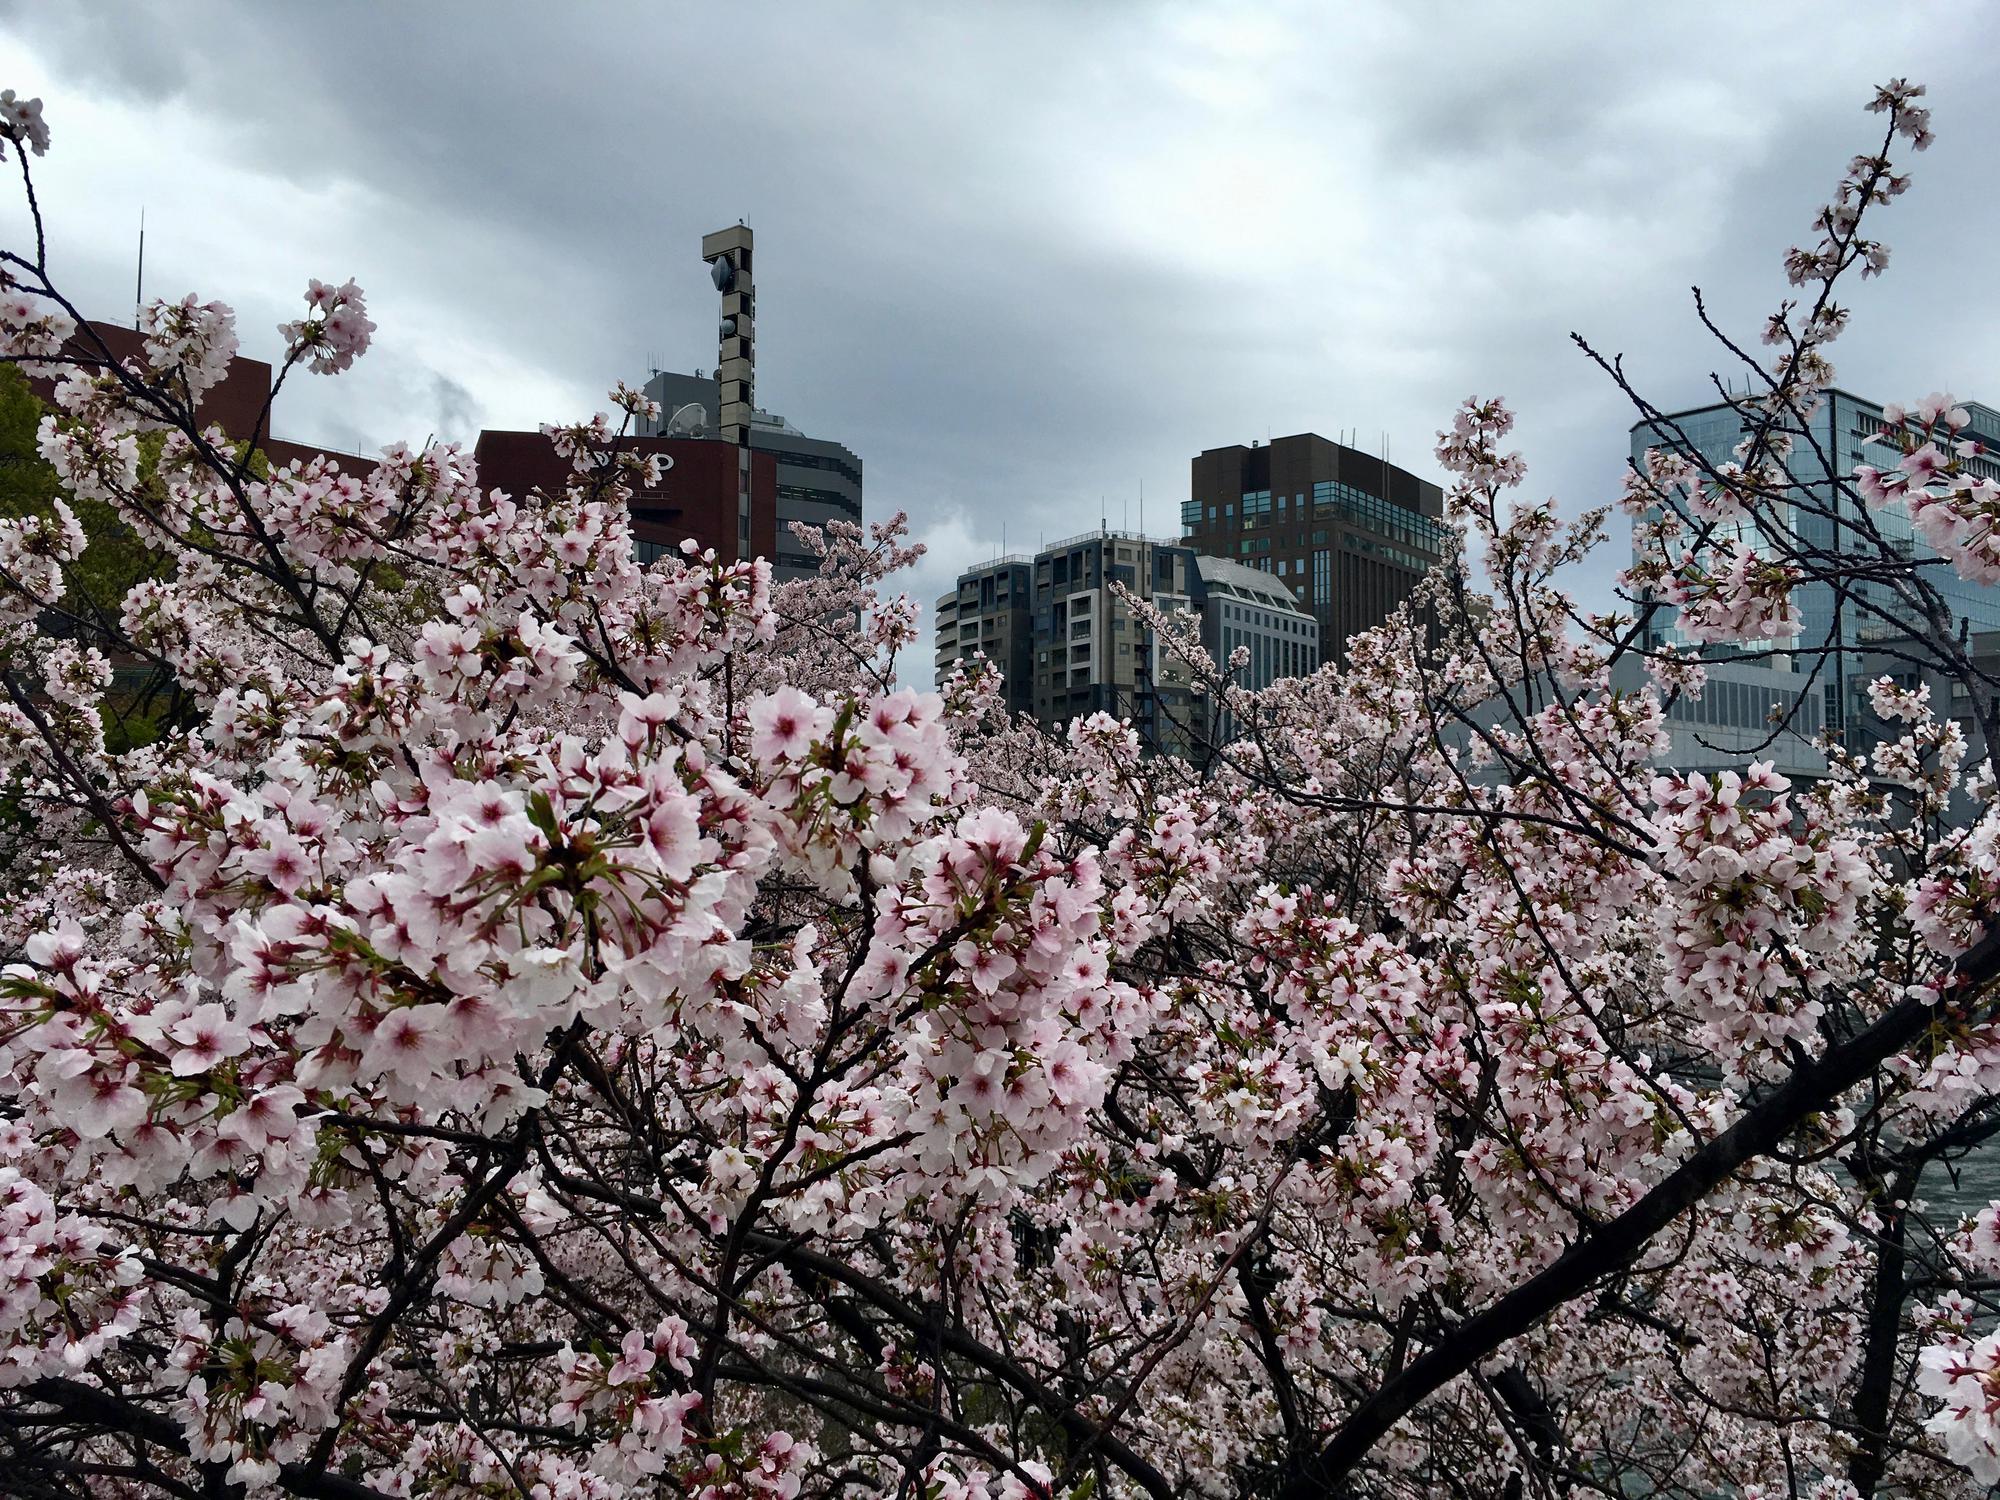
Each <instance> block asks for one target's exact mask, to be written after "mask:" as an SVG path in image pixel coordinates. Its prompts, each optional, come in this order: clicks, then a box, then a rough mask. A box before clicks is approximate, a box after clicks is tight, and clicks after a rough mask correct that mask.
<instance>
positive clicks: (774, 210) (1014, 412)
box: [0, 0, 2000, 601]
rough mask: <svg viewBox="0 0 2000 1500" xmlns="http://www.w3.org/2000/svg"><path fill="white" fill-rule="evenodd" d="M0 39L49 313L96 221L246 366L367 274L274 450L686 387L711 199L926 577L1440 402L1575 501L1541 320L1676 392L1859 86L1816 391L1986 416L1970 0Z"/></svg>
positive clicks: (785, 360) (120, 24) (798, 12)
mask: <svg viewBox="0 0 2000 1500" xmlns="http://www.w3.org/2000/svg"><path fill="white" fill-rule="evenodd" d="M0 53H4V55H5V57H6V58H7V69H8V73H9V75H10V76H8V77H6V78H5V79H0V85H11V86H12V87H14V88H15V89H17V90H18V91H20V92H22V93H28V94H39V95H41V96H42V97H43V98H44V99H45V101H46V106H47V115H48V119H49V121H50V124H51V126H52V128H53V130H54V135H55V144H54V148H53V150H52V152H51V154H50V156H49V157H48V158H47V159H46V160H45V161H44V162H42V163H39V164H38V171H39V174H40V180H41V189H42V195H43V200H44V203H45V206H46V208H47V210H48V213H49V217H50V220H51V224H52V227H53V240H54V245H53V249H54V252H55V257H56V263H57V265H58V266H59V267H60V268H61V269H62V277H61V279H62V281H63V282H64V284H65V285H66V286H67V287H68V289H69V291H70V293H71V295H72V297H73V298H74V299H75V300H77V301H78V302H79V304H80V305H82V306H83V307H85V308H86V309H88V310H90V311H92V312H94V313H97V314H98V315H101V316H104V317H108V318H129V316H130V309H131V305H132V294H133V270H134V253H135V246H136V237H137V228H138V221H139V214H140V210H141V207H142V206H143V208H144V210H145V214H146V223H147V239H146V290H147V293H148V295H174V296H178V295H179V294H181V293H183V292H186V291H198V292H200V293H201V294H202V295H203V296H204V297H211V296H212V297H221V298H222V299H224V300H226V301H229V302H231V303H233V304H234V305H236V307H237V308H238V309H239V311H240V313H241V314H242V325H243V329H244V342H245V347H246V351H247V352H249V353H251V354H255V355H259V356H262V357H267V358H268V357H271V356H272V355H273V354H275V352H276V351H277V347H278V340H277V336H276V333H275V325H276V324H277V323H278V322H279V321H280V320H281V319H282V318H287V317H291V316H294V315H295V314H296V310H297V307H298V305H299V304H298V302H297V297H298V293H299V291H300V289H301V288H302V287H303V285H304V282H305V279H306V277H308V276H319V277H321V278H324V279H328V280H338V279H343V278H345V277H348V276H352V277H354V278H356V279H357V280H359V281H360V282H361V284H362V285H363V287H364V288H366V290H367V292H368V297H369V307H370V311H371V313H372V315H373V316H374V318H375V320H376V322H377V323H378V324H379V325H380V332H379V333H378V335H377V341H376V344H375V347H374V349H373V350H372V351H371V352H370V353H369V355H368V356H367V357H366V358H365V359H364V360H363V361H362V362H361V364H360V365H359V366H358V367H357V368H356V370H355V371H354V373H353V374H351V375H349V376H346V377H343V378H341V379H339V380H313V381H311V382H310V383H309V384H304V385H302V386H301V388H300V390H299V391H298V393H297V395H296V396H294V397H292V399H291V400H290V403H289V405H288V406H286V407H285V408H283V409H281V411H280V414H279V419H278V425H277V430H278V432H279V433H280V435H283V436H289V437H295V438H299V439H304V440H309V441H318V442H323V443H329V444H334V445H338V446H344V447H350V448H364V449H373V448H375V447H378V446H380V445H381V444H382V443H384V442H387V441H389V440H391V439H392V438H398V437H407V438H411V439H420V438H422V437H424V436H425V435H426V434H431V433H435V434H437V435H440V436H443V437H450V438H470V437H472V436H473V435H475V434H476V433H477V431H478V429H479V428H480V427H482V426H499V427H507V426H524V425H531V424H533V423H536V422H538V421H542V420H546V419H550V418H556V417H563V416H568V415H572V414H581V413H587V412H589V411H591V410H594V409H597V408H598V407H599V406H601V405H602V404H603V403H602V396H601V393H602V392H603V390H604V389H605V388H606V387H607V386H608V385H609V384H610V383H611V382H612V381H614V380H617V379H620V378H624V379H640V378H643V377H644V375H645V373H646V371H647V369H648V368H649V367H650V366H659V367H662V368H668V369H690V368H693V367H696V366H707V365H709V364H711V363H712V362H713V358H714V342H713V328H714V306H715V301H714V292H713V290H712V288H711V287H710V285H709V283H708V280H707V278H706V275H705V274H704V268H703V267H702V265H701V263H700V260H699V258H698V254H697V245H698V241H699V238H700V236H701V235H702V233H703V232H704V231H706V230H710V229H713V228H716V227H718V226H720V225H723V224H728V223H733V222H734V221H736V220H737V219H739V218H741V219H743V220H745V221H747V222H748V223H749V224H751V225H752V226H753V227H754V228H755V229H756V231H757V248H758V295H759V313H760V316H759V362H758V396H759V400H760V403H761V404H763V405H766V406H769V407H771V408H772V409H774V410H777V411H780V412H783V413H784V414H785V415H786V416H788V417H790V418H791V419H792V420H793V421H794V422H795V423H797V424H798V425H799V426H801V427H803V428H804V429H805V430H806V431H808V432H811V433H813V434H815V435H820V436H828V437H835V438H839V439H840V440H842V441H844V442H846V443H847V444H848V445H849V446H851V447H852V448H853V449H854V450H855V451H856V452H858V453H859V454H860V455H861V456H862V458H863V460H864V461H865V463H866V466H867V503H868V508H869V511H870V514H871V515H873V516H878V517H879V516H885V515H887V514H889V513H890V512H892V511H894V510H898V509H902V510H907V511H908V512H909V513H910V514H911V516H912V517H913V518H914V520H915V523H916V528H917V531H918V534H919V535H920V536H921V537H922V538H923V539H924V540H926V541H927V542H928V543H930V544H931V546H932V548H933V554H932V556H931V558H929V559H928V560H927V561H926V564H925V566H924V568H923V569H922V571H921V573H920V575H919V577H918V578H917V579H916V580H915V581H914V583H913V585H912V586H913V588H914V589H915V590H916V591H918V593H919V595H920V597H922V598H923V599H925V600H926V601H928V600H929V599H930V598H931V597H933V596H934V595H935V594H936V593H937V592H938V591H940V590H941V589H942V588H944V587H946V586H948V584H949V580H950V577H951V575H952V574H954V573H955V572H956V571H957V569H958V568H959V567H961V566H963V565H964V564H966V563H968V562H970V561H974V560H976V559H978V558H980V557H982V556H985V555H990V554H992V553H994V552H997V551H998V550H1000V547H1001V542H1002V538H1003V532H1004V536H1005V540H1006V542H1007V544H1008V546H1009V547H1010V548H1012V549H1014V550H1022V549H1024V548H1028V547H1031V546H1032V545H1033V544H1034V543H1035V542H1036V540H1037V539H1038V537H1048V538H1054V537H1056V536H1061V535H1067V534H1069V533H1072V532H1076V531H1080V530H1083V529H1086V528H1087V527H1089V526H1092V525H1094V524H1095V523H1096V521H1097V519H1098V517H1099V516H1100V515H1106V516H1109V517H1110V519H1111V521H1112V524H1113V525H1118V524H1120V523H1121V522H1126V521H1128V520H1129V523H1130V524H1131V525H1133V526H1137V524H1138V522H1139V516H1140V512H1139V496H1140V493H1141V487H1142V486H1143V489H1144V495H1145V506H1146V509H1145V521H1146V523H1147V526H1148V529H1150V530H1152V531H1154V532H1155V533H1160V532H1167V531H1171V530H1172V529H1173V526H1174V523H1175V520H1176V517H1177V512H1178V502H1179V501H1180V500H1181V499H1182V498H1184V497H1185V495H1186V493H1187V487H1188V473H1189V459H1190V458H1191V457H1192V455H1194V454H1195V453H1196V452H1198V451H1199V450H1201V449H1203V448H1206V447H1214V446H1219V445H1222V444H1226V443H1231V442H1239V441H1247V440H1249V439H1250V438H1253V437H1254V438H1264V437H1266V436H1268V435H1283V434H1286V433H1290V432H1297V431H1301V430H1313V431H1318V432H1322V433H1326V434H1328V435H1337V434H1338V433H1340V432H1342V431H1353V432H1356V433H1358V434H1359V439H1360V442H1361V444H1362V446H1366V447H1376V446H1379V445H1380V444H1381V443H1382V442H1384V441H1385V440H1386V442H1387V444H1388V447H1389V451H1390V456H1391V457H1392V458H1393V459H1394V460H1396V461H1398V462H1401V463H1404V464H1406V465H1407V466H1409V467H1412V468H1415V469H1416V470H1417V471H1418V472H1420V473H1425V474H1429V475H1432V476H1433V477H1435V465H1434V464H1433V463H1432V462H1431V460H1430V449H1431V445H1432V442H1433V440H1434V435H1435V433H1436V431H1437V429H1438V428H1439V427H1440V426H1441V425H1443V424H1444V423H1445V422H1446V421H1447V420H1448V418H1449V415H1450V412H1451V409H1452V407H1453V405H1454V404H1455V403H1456V402H1457V401H1458V400H1459V399H1460V398H1462V397H1464V396H1466V395H1469V394H1472V393H1474V392H1477V393H1479V394H1482V395H1486V394H1493V393H1500V394H1504V395H1506V396H1507V397H1508V398H1509V399H1510V400H1511V401H1512V402H1513V403H1514V404H1515V405H1516V408H1517V410H1518V411H1519V412H1520V415H1521V426H1520V429H1519V433H1520V438H1521V444H1522V447H1523V448H1524V449H1525V451H1526V453H1527V455H1528V458H1529V461H1530V463H1531V465H1532V466H1533V470H1534V474H1533V478H1532V480H1531V483H1532V484H1533V486H1534V488H1535V489H1536V490H1537V491H1538V492H1541V493H1553V494H1556V495H1557V496H1559V497H1560V498H1561V499H1562V500H1563V502H1564V503H1565V504H1566V505H1567V506H1568V507H1570V508H1571V509H1572V510H1574V509H1577V508H1581V507H1582V506H1584V505H1586V504H1591V503H1596V502H1598V501H1601V500H1604V499H1606V498H1609V496H1610V494H1611V493H1612V491H1613V488H1614V487H1615V484H1616V479H1617V473H1618V468H1619V465H1620V463H1621V461H1622V456H1623V453H1624V448H1625V430H1626V428H1627V427H1628V425H1629V423H1630V420H1631V419H1630V415H1629V413H1628V411H1627V410H1626V409H1625V407H1624V406H1623V404H1622V399H1621V398H1620V397H1619V396H1618V395H1617V393H1616V392H1615V391H1613V390H1612V389H1610V388H1609V386H1608V385H1607V383H1606V382H1605V380H1604V379H1603V377H1602V376H1601V375H1599V374H1598V373H1596V372H1595V371H1593V370H1592V369H1591V368H1590V367H1589V366H1588V365H1587V364H1586V363H1585V362H1584V361H1583V359H1582V358H1581V357H1580V356H1579V355H1578V354H1577V353H1576V352H1575V350H1574V349H1573V348H1572V347H1571V345H1570V343H1569V339H1568V336H1569V334H1570V332H1571V331H1572V330H1576V331H1579V332H1582V333H1584V334H1586V335H1587V336H1588V337H1589V338H1590V339H1591V340H1592V341H1593V342H1594V343H1596V344H1598V345H1599V346H1600V347H1602V348H1604V349H1606V350H1612V351H1622V352H1623V353H1624V354H1625V355H1626V356H1627V358H1628V362H1629V368H1630V369H1631V371H1632V373H1633V374H1634V376H1635V377H1636V379H1637V380H1638V381H1639V383H1640V384H1641V385H1642V387H1643V388H1644V389H1645V390H1646V391H1647V392H1648V393H1649V394H1650V395H1651V396H1653V397H1654V398H1655V399H1657V400H1659V401H1661V402H1663V403H1666V404H1692V403H1694V402H1695V401H1698V400H1699V399H1701V398H1702V396H1703V393H1704V391H1705V389H1706V382H1707V378H1708V375H1709V372H1710V371H1712V370H1715V369H1718V368H1720V364H1721V362H1720V358H1719V355H1718V353H1717V351H1716V350H1715V349H1714V348H1713V346H1711V345H1709V344H1707V343H1705V342H1704V340H1703V338H1702V336H1701V335H1700V333H1699V331H1698V329H1696V327H1695V326H1694V323H1693V318H1692V312H1691V307H1690V301H1689V297H1688V288H1689V287H1690V285H1693V284H1700V285H1701V286H1702V287H1704V288H1705V289H1706V290H1708V291H1709V292H1710V294H1711V297H1712V301H1713V303H1714V305H1715V306H1716V307H1717V309H1718V310H1719V312H1720V313H1721V315H1722V316H1723V318H1724V319H1725V320H1727V321H1728V322H1729V323H1731V324H1732V325H1733V326H1734V327H1736V328H1737V329H1740V330H1741V331H1743V332H1744V333H1745V334H1746V335H1754V332H1755V328H1756V325H1757V323H1758V321H1759V320H1760V318H1761V315H1762V314H1763V313H1764V312H1765V311H1767V310H1768V309H1769V308H1771V307H1772V306H1773V305H1774V304H1775V303H1776V301H1777V300H1778V299H1779V298H1780V297H1781V296H1782V295H1783V293H1784V285H1783V279H1782V276H1781V275H1780V273H1779V271H1778V263H1779V256H1780V254H1781V253H1782V251H1783V250H1784V248H1785V247H1786V246H1787V245H1788V244H1790V243H1792V242H1793V241H1794V240H1796V239H1798V238H1800V237H1801V236H1802V235H1803V234H1804V233H1805V226H1806V224H1807V222H1808V220H1809V219H1810V217H1811V214H1812V211H1813V209H1814V207H1815V206H1816V205H1817V204H1818V203H1819V202H1821V201H1822V200H1823V199H1824V198H1825V196H1826V195H1827V193H1828V191H1829V189H1830V188H1831V186H1832V185H1833V183H1834V182H1835V181H1836V180H1837V178H1838V176H1839V173H1840V171H1841V170H1842V168H1843V166H1844V164H1845V163H1846V161H1847V159H1848V158H1849V157H1850V156H1851V155H1853V154H1854V153H1855V152H1857V151H1860V150H1864V149H1870V148H1872V145H1873V143H1874V140H1875V137H1876V131H1877V124H1878V122H1877V120H1876V119H1875V118H1874V117H1870V116H1867V115H1864V114H1863V113H1862V111H1861V105H1862V104H1863V103H1864V102H1865V101H1866V99H1867V97H1868V95H1869V93H1870V86H1871V85H1872V84H1873V83H1874V82H1876V81H1878V80H1881V79H1885V78H1888V77H1891V76H1896V75H1907V76H1909V77H1911V78H1915V79H1920V80H1923V81H1925V82H1927V83H1929V85H1930V87H1931V94H1932V98H1931V101H1930V102H1931V103H1932V105H1933V106H1934V109H1935V123H1936V128H1937V130H1938V135H1939V141H1938V144H1937V145H1936V146H1935V147H1934V148H1933V149H1932V150H1931V151H1930V152H1929V153H1928V154H1927V155H1925V156H1923V157H1919V158H1916V160H1915V163H1914V165H1915V168H1916V173H1917V176H1916V186H1915V188H1914V190H1913V192H1912V193H1911V194H1910V196H1909V197H1907V198H1905V199H1904V200H1902V201H1901V203H1899V204H1898V205H1897V206H1896V207H1895V209H1894V210H1893V212H1892V214H1891V215H1890V216H1889V217H1887V218H1885V219H1884V220H1883V221H1882V232H1883V233H1884V235H1885V237H1886V238H1888V239H1889V241H1890V242H1891V243H1892V244H1893V245H1894V246H1895V248H1896V254H1895V259H1894V261H1893V263H1892V265H1891V268H1890V274H1889V275H1888V276H1887V277H1886V278H1885V279H1883V280H1881V281H1878V282H1871V283H1869V284H1868V285H1867V286H1866V287H1865V288H1862V289H1860V290H1858V291H1857V292H1856V293H1854V294H1853V296H1852V298H1851V301H1852V305H1853V307H1854V309H1855V312H1856V321H1855V326H1854V329H1853V331H1852V332H1851V333H1850V334H1849V336H1848V337H1847V338H1846V339H1845V340H1844V341H1843V343H1842V344H1841V345H1840V346H1839V348H1838V350H1837V351H1836V354H1837V360H1838V363H1839V366H1840V369H1841V374H1842V383H1843V384H1845V385H1847V386H1849V387H1851V388H1853V389H1855V390H1857V391H1860V392H1862V393H1864V394H1870V395H1874V396H1876V397H1877V398H1878V399H1901V398H1907V397H1912V396H1917V395H1921V394H1923V393H1924V392H1926V391H1929V390H1933V389H1938V388H1943V389H1947V390H1952V391H1954V392H1956V393H1957V394H1959V395H1961V396H1965V397H1983V398H1984V399H1986V400H1988V401H1989V402H1996V403H2000V277H1996V275H1995V274H1994V259H1993V254H1992V249H1991V247H1992V246H1993V245H1994V244H1995V243H2000V236H1996V230H2000V206H1996V198H1995V195H1994V193H1993V192H1992V190H1991V183H1992V180H1993V165H1994V163H1995V161H1996V160H2000V108H1996V106H1995V104H1994V100H1995V99H1996V98H2000V88H1996V83H2000V13H1996V12H1995V11H1994V10H1993V9H1992V8H1990V7H1985V6H1981V5H1976V4H1970V3H1965V4H1951V3H1905V4H1898V5H1895V6H1884V5H1881V4H1880V3H1875V0H1871V3H1867V4H1853V5H1849V4H1844V3H1837V0H1836V3H1820V4H1814V5H1810V6H1808V5H1804V4H1777V3H1771V4H1759V3H1743V0H1733V3H1728V4H1718V5H1705V4H1693V3H1682V0H1676V3H1674V4H1670V5H1657V6H1617V7H1614V6H1611V5H1607V4H1575V5H1563V4H1544V5H1529V4H1525V3H1521V4H1507V5H1479V6H1475V5H1470V4H1466V5H1442V4H1432V3H1424V0H1401V3H1393V4H1383V5H1365V6H1364V5H1338V6H1335V5H1326V4H1322V3H1300V4H1285V3H1277V4H1265V5H1219V4H1211V5H1177V4H1142V3H1123V0H1091V3H1084V0H1069V3H1061V4H1056V3H1050V4H1002V3H994V4H984V5H976V6H975V5H970V4H924V5H917V4H912V5H897V4H887V3H884V4H873V5H860V4H855V5H844V4H836V3H827V0H814V3H810V4H807V3H804V0H799V3H793V4H784V5H779V4H769V5H764V6H757V7H751V6H746V5H735V4H729V3H722V0H708V3H704V4H701V5H699V6H690V7H685V8H683V7H668V6H660V5H647V6H641V5H637V4H630V5H611V4H588V3H585V4H565V5H559V6H558V5H535V6H530V5H526V4H521V5H500V4H472V3H463V4H409V5H404V4H393V5H392V4H382V5H379V6H370V5H363V4H358V3H357V4H349V5H342V6H339V7H326V6H308V5H303V4H300V5H266V4H253V3H247V0H246V3H240V4H228V3H221V0H216V3H193V0H179V3H175V4H172V5H155V6H148V7H141V6H137V5H127V4H117V5H112V4H103V5H98V4H86V3H73V4H64V5H60V6H51V5H47V4H32V3H28V4H17V3H7V0H0ZM22 224H23V215H22V213H21V211H20V209H19V207H18V203H17V202H16V201H14V200H12V199H8V200H6V203H5V207H4V209H0V230H4V232H5V233H7V235H8V236H9V242H14V239H13V237H14V236H16V235H18V233H19V231H20V229H21V227H22ZM1604 571H1605V572H1608V571H1609V564H1607V567H1606V569H1605V570H1604ZM1584 587H1585V588H1586V589H1594V588H1597V587H1601V584H1599V583H1593V582H1591V581H1589V580H1586V581H1585V583H1584Z"/></svg>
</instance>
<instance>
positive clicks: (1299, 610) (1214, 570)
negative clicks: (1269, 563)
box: [1194, 553, 1312, 615]
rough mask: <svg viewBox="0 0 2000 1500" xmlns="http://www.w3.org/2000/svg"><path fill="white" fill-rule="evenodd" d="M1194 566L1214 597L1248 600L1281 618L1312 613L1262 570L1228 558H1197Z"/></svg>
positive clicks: (1202, 556) (1203, 554)
mask: <svg viewBox="0 0 2000 1500" xmlns="http://www.w3.org/2000/svg"><path fill="white" fill-rule="evenodd" d="M1194 565H1195V569H1196V571H1198V572H1199V573H1200V574H1201V581H1202V584H1203V586H1204V587H1205V588H1207V590H1208V591H1209V592H1210V593H1211V594H1219V595H1221V596H1222V597H1223V598H1225V599H1245V600H1248V601H1249V602H1251V603H1252V604H1261V605H1262V606H1263V607H1264V608H1266V609H1275V610H1277V611H1279V612H1280V613H1281V614H1293V615H1310V614H1311V613H1312V611H1311V610H1309V609H1306V608H1304V607H1303V606H1302V605H1301V604H1300V603H1299V601H1298V600H1297V599H1296V598H1294V597H1293V596H1292V591H1291V590H1290V589H1288V588H1286V587H1285V586H1284V585H1283V584H1282V583H1280V582H1279V581H1278V580H1277V579H1276V578H1274V577H1272V576H1271V575H1270V574H1269V573H1266V572H1264V571H1263V570H1262V569H1260V568H1251V567H1246V566H1244V565H1243V564H1242V563H1240V562H1236V561H1233V560H1232V559H1230V558H1227V557H1209V556H1208V555H1206V554H1205V553H1198V554H1196V556H1195V560H1194Z"/></svg>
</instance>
